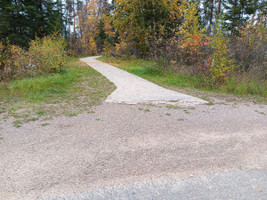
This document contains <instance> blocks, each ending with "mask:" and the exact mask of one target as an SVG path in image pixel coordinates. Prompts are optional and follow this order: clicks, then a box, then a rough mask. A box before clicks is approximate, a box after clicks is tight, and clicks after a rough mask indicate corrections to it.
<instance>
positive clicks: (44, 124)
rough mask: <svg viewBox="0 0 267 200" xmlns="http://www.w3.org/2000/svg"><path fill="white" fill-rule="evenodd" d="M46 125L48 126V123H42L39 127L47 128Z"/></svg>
mask: <svg viewBox="0 0 267 200" xmlns="http://www.w3.org/2000/svg"><path fill="white" fill-rule="evenodd" d="M48 125H50V124H49V123H43V124H41V126H48Z"/></svg>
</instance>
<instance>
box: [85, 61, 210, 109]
mask: <svg viewBox="0 0 267 200" xmlns="http://www.w3.org/2000/svg"><path fill="white" fill-rule="evenodd" d="M95 58H98V57H88V58H83V59H81V60H82V61H83V62H85V63H87V64H88V65H89V66H91V67H92V68H94V69H95V70H97V71H98V72H100V73H101V74H103V75H104V76H106V77H107V78H108V79H109V80H110V81H111V82H113V83H114V84H115V85H116V87H117V89H116V90H115V91H114V92H113V93H112V94H111V95H110V96H109V97H108V98H107V100H106V102H109V103H126V104H137V103H152V104H158V103H165V104H176V105H177V104H179V105H195V104H204V103H208V102H206V101H204V100H202V99H199V98H196V97H192V96H189V95H186V94H183V93H179V92H175V91H172V90H168V89H165V88H163V87H160V86H158V85H156V84H154V83H151V82H149V81H147V80H145V79H142V78H140V77H138V76H136V75H133V74H130V73H128V72H126V71H124V70H121V69H118V68H116V67H113V66H111V65H109V64H106V63H103V62H100V61H98V60H96V59H95Z"/></svg>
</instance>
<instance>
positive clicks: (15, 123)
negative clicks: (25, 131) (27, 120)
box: [13, 120, 23, 128]
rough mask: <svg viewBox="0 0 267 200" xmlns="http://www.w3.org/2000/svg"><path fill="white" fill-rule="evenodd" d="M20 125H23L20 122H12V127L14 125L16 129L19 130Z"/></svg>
mask: <svg viewBox="0 0 267 200" xmlns="http://www.w3.org/2000/svg"><path fill="white" fill-rule="evenodd" d="M22 123H23V121H22V120H16V121H14V122H13V125H14V126H15V127H16V128H20V127H22Z"/></svg>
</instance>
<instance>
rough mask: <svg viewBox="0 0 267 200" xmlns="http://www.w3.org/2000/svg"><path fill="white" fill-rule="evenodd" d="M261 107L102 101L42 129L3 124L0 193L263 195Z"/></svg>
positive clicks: (7, 197)
mask: <svg viewBox="0 0 267 200" xmlns="http://www.w3.org/2000/svg"><path fill="white" fill-rule="evenodd" d="M174 108H175V109H174ZM266 114H267V106H266V105H257V104H252V103H229V102H225V103H221V104H219V103H217V104H215V105H205V104H199V105H194V107H192V106H190V107H172V106H169V107H166V105H165V104H158V105H145V104H136V105H129V104H123V103H122V104H119V103H107V102H104V103H103V104H102V105H101V106H98V107H95V108H94V113H92V112H89V110H88V111H85V112H84V113H83V114H80V115H78V116H77V117H58V118H54V119H52V120H50V121H46V122H45V123H49V125H48V126H42V125H41V124H43V123H44V122H42V121H35V122H30V123H27V124H25V125H24V126H23V127H22V128H15V127H13V125H12V123H11V122H9V121H7V122H3V121H0V128H1V134H0V135H1V137H3V139H2V140H0V161H1V162H0V199H1V200H2V199H3V200H18V199H22V200H28V199H29V200H32V199H34V200H35V199H40V200H62V199H64V200H85V199H90V200H91V199H179V200H180V199H188V200H209V199H211V200H214V199H220V200H222V199H223V200H224V199H225V200H226V199H227V200H229V199H238V200H251V199H253V200H265V199H267V176H266V170H267V116H266Z"/></svg>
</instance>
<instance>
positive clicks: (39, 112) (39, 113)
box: [36, 110, 45, 116]
mask: <svg viewBox="0 0 267 200" xmlns="http://www.w3.org/2000/svg"><path fill="white" fill-rule="evenodd" d="M36 114H37V115H39V116H43V115H44V114H45V111H43V110H42V111H38V112H36Z"/></svg>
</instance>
